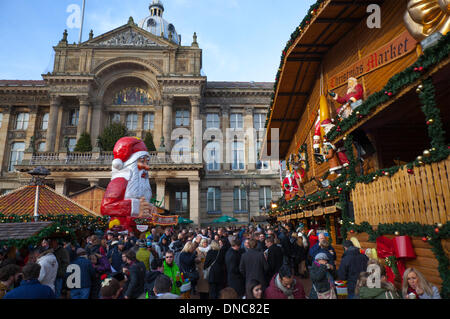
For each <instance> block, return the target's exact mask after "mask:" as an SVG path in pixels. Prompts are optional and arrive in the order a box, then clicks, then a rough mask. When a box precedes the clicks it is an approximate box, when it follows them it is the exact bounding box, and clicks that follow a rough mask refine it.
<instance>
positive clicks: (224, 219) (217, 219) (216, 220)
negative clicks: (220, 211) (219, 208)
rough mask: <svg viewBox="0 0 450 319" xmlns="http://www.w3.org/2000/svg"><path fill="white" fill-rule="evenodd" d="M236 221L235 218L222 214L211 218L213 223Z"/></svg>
mask: <svg viewBox="0 0 450 319" xmlns="http://www.w3.org/2000/svg"><path fill="white" fill-rule="evenodd" d="M235 222H238V220H237V219H236V218H233V217H230V216H227V215H224V216H221V217H219V218H216V219H214V220H213V223H235Z"/></svg>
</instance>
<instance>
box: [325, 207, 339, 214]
mask: <svg viewBox="0 0 450 319" xmlns="http://www.w3.org/2000/svg"><path fill="white" fill-rule="evenodd" d="M336 212H337V208H336V206H334V205H333V206H328V207H325V209H324V213H325V214H332V213H336Z"/></svg>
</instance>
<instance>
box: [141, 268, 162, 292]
mask: <svg viewBox="0 0 450 319" xmlns="http://www.w3.org/2000/svg"><path fill="white" fill-rule="evenodd" d="M161 274H162V273H161V272H159V271H147V273H146V274H145V283H144V290H145V292H148V295H149V296H155V293H154V292H153V287H155V281H156V278H158V276H159V275H161Z"/></svg>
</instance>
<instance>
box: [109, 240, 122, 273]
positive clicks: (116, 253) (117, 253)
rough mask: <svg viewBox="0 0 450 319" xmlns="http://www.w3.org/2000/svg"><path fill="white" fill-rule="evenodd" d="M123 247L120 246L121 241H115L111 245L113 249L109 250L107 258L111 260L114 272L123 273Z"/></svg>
mask: <svg viewBox="0 0 450 319" xmlns="http://www.w3.org/2000/svg"><path fill="white" fill-rule="evenodd" d="M120 247H121V248H123V247H124V246H123V245H119V241H113V242H112V243H111V248H110V249H109V250H108V254H107V255H106V257H107V258H108V259H109V261H110V264H111V267H112V268H113V269H112V271H113V272H118V271H122V267H123V261H122V252H123V251H122V250H121V249H120Z"/></svg>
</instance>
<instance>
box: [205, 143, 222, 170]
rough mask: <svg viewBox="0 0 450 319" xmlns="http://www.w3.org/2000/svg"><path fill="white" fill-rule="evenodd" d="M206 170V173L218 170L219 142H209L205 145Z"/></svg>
mask: <svg viewBox="0 0 450 319" xmlns="http://www.w3.org/2000/svg"><path fill="white" fill-rule="evenodd" d="M205 162H206V169H207V170H208V171H218V170H220V144H219V142H210V143H208V144H207V145H206V158H205Z"/></svg>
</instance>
